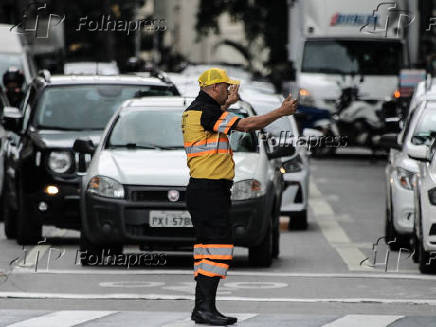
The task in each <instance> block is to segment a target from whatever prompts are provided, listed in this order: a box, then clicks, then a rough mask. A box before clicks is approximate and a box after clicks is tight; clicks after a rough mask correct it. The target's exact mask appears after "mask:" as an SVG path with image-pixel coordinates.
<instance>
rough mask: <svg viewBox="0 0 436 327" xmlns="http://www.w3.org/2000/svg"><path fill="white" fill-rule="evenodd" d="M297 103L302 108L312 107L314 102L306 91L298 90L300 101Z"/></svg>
mask: <svg viewBox="0 0 436 327" xmlns="http://www.w3.org/2000/svg"><path fill="white" fill-rule="evenodd" d="M298 103H299V104H301V105H303V106H308V107H312V106H313V105H314V104H315V100H314V98H313V96H312V94H311V93H310V92H309V91H308V90H306V89H300V99H299V101H298Z"/></svg>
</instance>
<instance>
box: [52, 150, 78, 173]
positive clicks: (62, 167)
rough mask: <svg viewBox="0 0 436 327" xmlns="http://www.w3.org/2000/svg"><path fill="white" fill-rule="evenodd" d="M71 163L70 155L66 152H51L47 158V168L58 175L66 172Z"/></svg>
mask: <svg viewBox="0 0 436 327" xmlns="http://www.w3.org/2000/svg"><path fill="white" fill-rule="evenodd" d="M72 163H73V158H72V157H71V153H70V152H67V151H53V152H51V153H50V154H49V156H48V167H49V168H50V170H52V171H54V172H55V173H58V174H63V173H65V172H67V171H68V170H69V169H70V168H71V165H72Z"/></svg>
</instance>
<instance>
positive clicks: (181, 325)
mask: <svg viewBox="0 0 436 327" xmlns="http://www.w3.org/2000/svg"><path fill="white" fill-rule="evenodd" d="M225 315H226V316H229V317H236V318H238V322H239V323H240V322H242V321H245V320H247V319H251V318H254V317H256V316H257V315H258V314H256V313H225ZM191 326H195V323H194V322H193V321H192V320H191V318H189V317H188V318H186V319H183V320H179V321H175V322H172V323H169V324H166V325H163V326H162V327H191Z"/></svg>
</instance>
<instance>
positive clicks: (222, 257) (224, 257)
mask: <svg viewBox="0 0 436 327" xmlns="http://www.w3.org/2000/svg"><path fill="white" fill-rule="evenodd" d="M194 259H217V260H232V259H233V256H232V255H220V254H196V255H194Z"/></svg>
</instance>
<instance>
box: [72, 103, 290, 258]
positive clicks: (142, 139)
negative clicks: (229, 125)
mask: <svg viewBox="0 0 436 327" xmlns="http://www.w3.org/2000/svg"><path fill="white" fill-rule="evenodd" d="M191 101H192V99H187V98H183V97H167V98H165V97H154V98H144V99H135V100H129V101H127V102H125V103H124V104H123V105H122V106H121V107H120V109H119V110H118V111H117V113H116V114H115V115H114V117H113V118H112V120H111V121H110V122H109V124H108V125H107V128H106V130H105V132H104V134H103V136H102V139H101V142H100V144H99V145H98V147H97V148H96V150H95V153H94V156H93V159H92V161H91V164H90V166H89V169H88V171H87V173H86V175H85V176H84V177H83V180H82V185H81V210H82V234H81V241H80V247H81V251H82V252H81V253H82V254H83V253H85V254H84V255H81V257H80V259H81V262H82V264H90V262H91V261H92V260H94V262H95V260H96V258H98V256H101V255H102V251H103V250H104V249H109V250H111V253H117V252H120V251H121V250H122V247H123V245H125V244H139V245H142V246H153V247H162V246H163V247H168V246H170V247H177V246H192V244H193V241H194V233H193V229H192V225H191V221H190V216H189V213H188V212H187V210H186V203H185V191H186V185H187V184H188V180H189V170H188V168H187V164H186V154H185V150H184V148H183V137H182V131H181V115H182V112H183V111H184V109H185V108H186V107H187V106H188V105H189V104H190V102H191ZM229 111H232V112H234V113H236V114H239V115H241V116H242V117H244V116H249V115H252V114H253V113H252V112H250V106H249V105H248V104H244V103H240V102H239V103H237V104H235V105H233V106H232V107H231V108H230V109H229ZM230 144H231V146H232V149H233V151H234V161H235V164H236V170H235V179H234V185H233V189H232V208H231V220H232V228H233V238H234V241H235V245H237V246H243V247H248V249H249V260H250V262H251V263H252V264H254V265H260V266H269V265H270V264H271V260H272V258H273V257H276V256H278V253H279V216H280V203H281V195H282V190H283V177H282V174H281V172H280V167H281V161H280V159H279V157H281V156H284V155H288V156H289V155H291V154H292V152H293V148H292V147H278V148H276V149H275V150H274V151H273V152H269V151H267V147H268V144H267V142H266V141H264V140H262V139H261V138H258V137H256V134H255V133H242V132H237V131H234V132H233V133H232V134H231V136H230ZM74 148H75V150H76V151H77V152H79V153H82V154H85V153H92V152H94V149H93V146H92V145H91V144H89V141H85V140H77V141H76V143H75V147H74ZM92 258H94V259H92Z"/></svg>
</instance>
